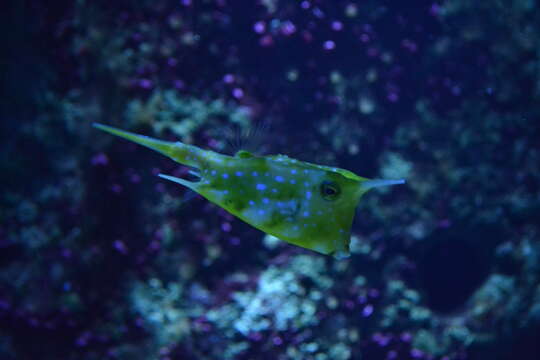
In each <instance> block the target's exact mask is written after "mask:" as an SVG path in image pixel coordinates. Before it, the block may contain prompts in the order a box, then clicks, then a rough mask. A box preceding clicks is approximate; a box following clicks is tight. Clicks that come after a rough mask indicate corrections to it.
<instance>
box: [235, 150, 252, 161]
mask: <svg viewBox="0 0 540 360" xmlns="http://www.w3.org/2000/svg"><path fill="white" fill-rule="evenodd" d="M234 157H237V158H240V159H249V158H252V157H253V154H252V153H250V152H249V151H247V150H238V151H237V152H236V154H234Z"/></svg>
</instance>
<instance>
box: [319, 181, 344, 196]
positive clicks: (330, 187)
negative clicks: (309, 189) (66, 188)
mask: <svg viewBox="0 0 540 360" xmlns="http://www.w3.org/2000/svg"><path fill="white" fill-rule="evenodd" d="M340 193H341V189H340V188H339V185H338V184H337V183H335V182H333V181H323V182H322V183H321V196H322V197H323V199H324V200H329V201H333V200H336V199H337V198H338V197H339V194H340Z"/></svg>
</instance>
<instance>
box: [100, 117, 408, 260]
mask: <svg viewBox="0 0 540 360" xmlns="http://www.w3.org/2000/svg"><path fill="white" fill-rule="evenodd" d="M94 126H95V127H97V128H98V129H100V130H103V131H106V132H109V133H111V134H114V135H117V136H120V137H123V138H125V139H128V140H131V141H133V142H136V143H138V144H141V145H144V146H147V147H149V148H151V149H153V150H156V151H158V152H160V153H162V154H164V155H167V156H169V157H170V158H172V159H173V160H175V161H177V162H179V163H181V164H184V165H188V166H191V167H194V168H196V169H197V171H196V172H194V173H195V174H196V175H197V176H198V177H199V178H200V180H199V181H196V182H193V181H187V180H185V179H180V178H176V177H172V176H168V175H160V177H162V178H164V179H167V180H171V181H174V182H177V183H179V184H182V185H184V186H187V187H189V188H190V189H192V190H193V191H195V192H197V193H199V194H200V195H202V196H204V197H205V198H206V199H208V200H209V201H211V202H213V203H215V204H217V205H218V206H221V207H222V208H224V209H225V210H227V211H228V212H230V213H231V214H233V215H234V216H236V217H238V218H240V219H242V220H243V221H245V222H247V223H248V224H250V225H252V226H254V227H256V228H257V229H259V230H262V231H264V232H266V233H268V234H271V235H273V236H275V237H277V238H280V239H282V240H284V241H287V242H289V243H291V244H295V245H298V246H301V247H304V248H307V249H311V250H315V251H317V252H319V253H323V254H333V255H334V256H336V257H345V256H348V255H349V242H350V229H351V225H352V221H353V218H354V214H355V209H356V206H357V205H358V202H359V200H360V197H361V196H362V195H363V194H364V193H365V192H366V191H368V190H369V189H370V188H372V187H377V186H386V185H394V184H402V183H404V180H369V179H366V178H363V177H360V176H358V175H356V174H354V173H352V172H350V171H348V170H345V169H340V168H333V167H328V166H322V165H316V164H311V163H308V162H303V161H299V160H296V159H292V158H289V157H287V156H285V155H271V156H263V157H261V156H254V155H252V154H251V153H249V152H247V151H244V150H242V151H239V152H238V153H236V155H235V156H234V157H233V156H228V155H222V154H219V153H216V152H214V151H208V150H203V149H200V148H198V147H196V146H192V145H186V144H183V143H180V142H167V141H161V140H156V139H152V138H150V137H146V136H141V135H137V134H133V133H130V132H127V131H123V130H119V129H116V128H113V127H110V126H106V125H101V124H94Z"/></svg>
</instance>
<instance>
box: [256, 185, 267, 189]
mask: <svg viewBox="0 0 540 360" xmlns="http://www.w3.org/2000/svg"><path fill="white" fill-rule="evenodd" d="M255 188H256V189H257V190H264V189H266V185H265V184H257V186H256V187H255Z"/></svg>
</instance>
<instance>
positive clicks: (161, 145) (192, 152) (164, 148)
mask: <svg viewBox="0 0 540 360" xmlns="http://www.w3.org/2000/svg"><path fill="white" fill-rule="evenodd" d="M92 126H94V127H95V128H96V129H99V130H102V131H105V132H107V133H109V134H112V135H116V136H119V137H121V138H124V139H127V140H129V141H133V142H134V143H137V144H139V145H142V146H146V147H147V148H150V149H152V150H154V151H157V152H159V153H161V154H163V155H166V156H168V157H170V158H171V159H173V160H175V161H177V162H179V163H181V164H184V165H188V166H193V167H197V168H200V167H201V159H200V154H199V153H200V152H201V151H200V150H199V149H197V148H195V147H194V146H191V145H186V144H182V143H180V142H171V141H163V140H157V139H154V138H151V137H149V136H144V135H138V134H134V133H132V132H129V131H124V130H120V129H117V128H115V127H112V126H108V125H103V124H98V123H94V124H92Z"/></svg>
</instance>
